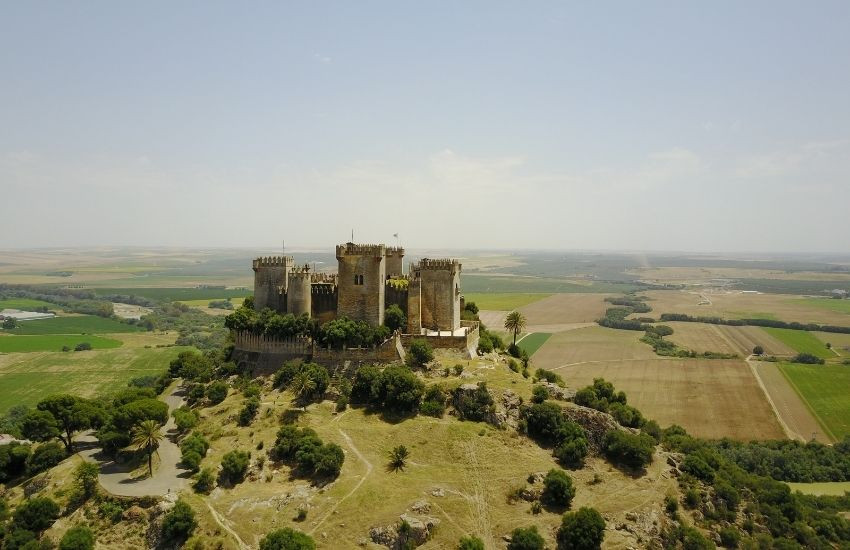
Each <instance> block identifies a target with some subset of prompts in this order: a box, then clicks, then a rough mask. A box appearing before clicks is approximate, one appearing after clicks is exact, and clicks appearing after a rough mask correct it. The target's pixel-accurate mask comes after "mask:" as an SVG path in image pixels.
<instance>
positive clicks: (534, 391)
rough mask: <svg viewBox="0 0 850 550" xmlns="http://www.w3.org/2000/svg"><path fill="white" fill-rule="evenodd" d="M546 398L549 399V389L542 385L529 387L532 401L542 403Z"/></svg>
mask: <svg viewBox="0 0 850 550" xmlns="http://www.w3.org/2000/svg"><path fill="white" fill-rule="evenodd" d="M547 399H549V390H547V389H546V388H545V387H544V386H534V387H533V388H531V402H532V403H543V402H544V401H546V400H547Z"/></svg>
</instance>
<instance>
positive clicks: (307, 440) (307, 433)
mask: <svg viewBox="0 0 850 550" xmlns="http://www.w3.org/2000/svg"><path fill="white" fill-rule="evenodd" d="M270 454H271V456H272V458H274V459H275V460H281V461H285V462H290V463H295V464H296V466H297V468H298V469H299V470H300V471H301V472H302V473H305V474H308V475H316V476H320V477H332V478H335V477H337V476H338V475H339V472H340V470H341V469H342V464H343V462H344V460H345V453H343V451H342V449H341V448H340V447H339V446H338V445H335V444H333V443H330V444H324V443H323V442H322V440H321V439H319V437H318V436H317V435H316V432H314V431H313V430H311V429H310V428H298V427H296V426H292V425H286V426H283V427H282V428H281V429H280V430H278V432H277V439H276V440H275V444H274V447H273V448H272V450H271V453H270Z"/></svg>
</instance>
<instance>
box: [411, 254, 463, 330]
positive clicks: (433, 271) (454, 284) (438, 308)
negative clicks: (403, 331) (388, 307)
mask: <svg viewBox="0 0 850 550" xmlns="http://www.w3.org/2000/svg"><path fill="white" fill-rule="evenodd" d="M417 270H418V272H419V279H420V287H421V288H420V302H421V304H420V311H421V313H420V315H421V319H422V321H421V322H422V328H425V329H428V330H451V331H454V330H457V329H459V328H460V270H461V264H460V262H458V261H457V260H449V259H440V260H432V259H428V258H423V259H422V260H421V261H420V262H419V264H418V265H417ZM408 303H409V302H408ZM408 315H410V314H409V313H408Z"/></svg>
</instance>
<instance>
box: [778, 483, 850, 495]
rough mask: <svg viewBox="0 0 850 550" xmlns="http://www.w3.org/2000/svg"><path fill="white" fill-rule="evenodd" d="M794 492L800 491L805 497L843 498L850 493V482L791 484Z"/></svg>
mask: <svg viewBox="0 0 850 550" xmlns="http://www.w3.org/2000/svg"><path fill="white" fill-rule="evenodd" d="M788 486H789V487H791V490H792V491H800V492H801V493H803V494H804V495H816V496H821V495H832V496H839V497H840V496H843V495H844V493H850V481H826V482H822V483H789V484H788Z"/></svg>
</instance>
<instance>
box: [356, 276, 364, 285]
mask: <svg viewBox="0 0 850 550" xmlns="http://www.w3.org/2000/svg"><path fill="white" fill-rule="evenodd" d="M354 284H355V285H362V284H363V275H355V276H354Z"/></svg>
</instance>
